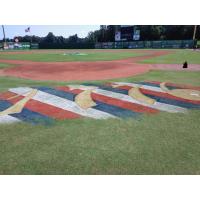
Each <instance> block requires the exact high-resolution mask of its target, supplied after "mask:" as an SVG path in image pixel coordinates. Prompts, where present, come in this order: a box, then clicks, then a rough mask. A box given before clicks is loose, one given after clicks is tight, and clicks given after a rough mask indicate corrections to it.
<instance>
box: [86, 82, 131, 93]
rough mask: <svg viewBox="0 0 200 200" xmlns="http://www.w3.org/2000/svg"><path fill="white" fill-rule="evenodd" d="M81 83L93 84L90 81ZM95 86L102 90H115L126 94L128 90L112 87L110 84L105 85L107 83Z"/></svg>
mask: <svg viewBox="0 0 200 200" xmlns="http://www.w3.org/2000/svg"><path fill="white" fill-rule="evenodd" d="M83 85H88V86H90V85H93V84H90V83H86V84H83ZM95 86H97V87H98V88H100V89H102V90H108V91H111V92H116V93H120V94H126V95H128V90H125V89H120V88H113V87H111V86H107V85H97V84H96V85H95Z"/></svg>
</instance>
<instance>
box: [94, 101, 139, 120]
mask: <svg viewBox="0 0 200 200" xmlns="http://www.w3.org/2000/svg"><path fill="white" fill-rule="evenodd" d="M95 102H96V104H97V105H96V106H94V107H92V108H94V109H97V110H100V111H103V112H107V113H110V114H112V115H114V116H117V117H121V118H125V117H139V116H141V113H137V112H133V111H131V110H127V109H124V108H120V107H118V106H114V105H110V104H106V103H103V102H101V101H95Z"/></svg>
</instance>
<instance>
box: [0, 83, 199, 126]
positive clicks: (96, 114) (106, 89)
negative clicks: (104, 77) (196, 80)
mask: <svg viewBox="0 0 200 200" xmlns="http://www.w3.org/2000/svg"><path fill="white" fill-rule="evenodd" d="M188 109H200V87H191V86H190V87H189V86H184V85H177V84H173V83H160V82H155V81H151V82H150V81H149V82H147V81H146V82H135V83H126V82H113V83H108V84H105V85H94V84H83V85H67V86H60V87H55V88H53V87H37V88H36V87H34V88H30V87H18V88H10V89H9V90H8V91H7V92H4V93H1V94H0V123H12V122H20V121H25V122H30V123H32V124H38V123H44V124H49V123H52V122H53V121H54V120H55V119H57V120H64V119H75V118H80V117H89V118H94V119H107V118H126V117H134V118H137V117H141V116H142V115H143V114H144V113H146V114H150V115H151V114H155V113H158V112H160V111H164V112H171V113H176V112H181V113H185V112H187V110H188Z"/></svg>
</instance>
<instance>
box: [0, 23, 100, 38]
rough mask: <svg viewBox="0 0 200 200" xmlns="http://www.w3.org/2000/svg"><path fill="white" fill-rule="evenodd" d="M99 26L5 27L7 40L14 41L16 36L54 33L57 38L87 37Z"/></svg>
mask: <svg viewBox="0 0 200 200" xmlns="http://www.w3.org/2000/svg"><path fill="white" fill-rule="evenodd" d="M28 27H30V33H26V32H25V29H27V28H28ZM99 27H100V26H99V25H32V26H31V25H4V29H5V34H6V38H10V39H12V38H13V37H15V36H25V35H36V36H40V37H43V36H46V35H47V34H48V33H49V32H53V34H54V35H55V36H63V37H69V36H70V35H74V34H77V35H78V37H80V38H82V37H86V36H87V34H88V32H90V31H94V30H98V29H99ZM2 38H3V31H2V28H1V29H0V39H2Z"/></svg>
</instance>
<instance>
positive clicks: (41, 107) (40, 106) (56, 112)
mask: <svg viewBox="0 0 200 200" xmlns="http://www.w3.org/2000/svg"><path fill="white" fill-rule="evenodd" d="M12 96H16V94H15V93H13V92H6V93H4V94H2V95H1V98H2V99H4V100H7V101H8V102H10V103H12V104H15V103H17V102H18V101H20V100H21V99H23V98H24V96H21V95H20V96H18V97H16V98H14V99H10V100H8V98H7V97H12ZM25 108H27V109H29V110H31V111H34V112H37V113H40V114H43V115H47V116H49V117H53V118H56V119H61V120H63V119H74V118H79V117H81V116H80V115H78V114H76V113H73V112H70V111H66V110H63V109H61V108H57V107H55V106H52V105H48V104H45V103H42V102H39V101H36V100H33V99H31V100H29V101H28V102H27V103H26V105H25Z"/></svg>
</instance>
